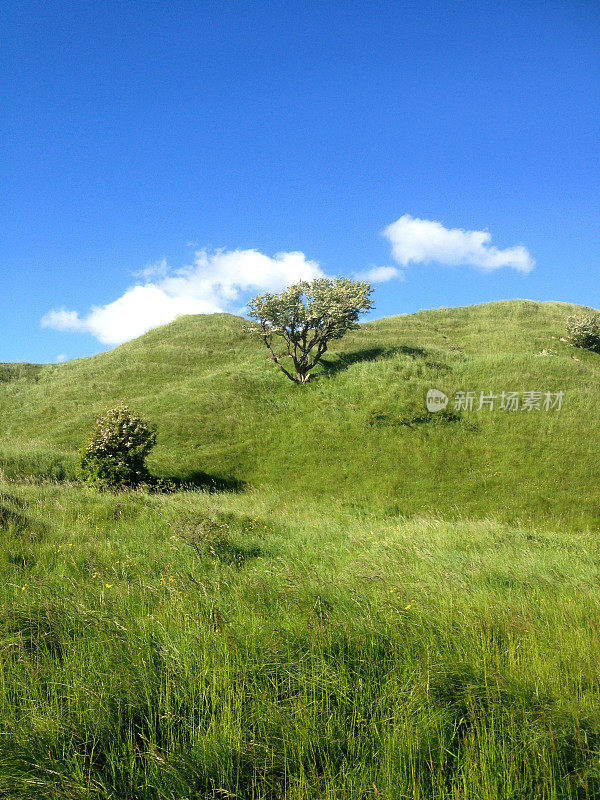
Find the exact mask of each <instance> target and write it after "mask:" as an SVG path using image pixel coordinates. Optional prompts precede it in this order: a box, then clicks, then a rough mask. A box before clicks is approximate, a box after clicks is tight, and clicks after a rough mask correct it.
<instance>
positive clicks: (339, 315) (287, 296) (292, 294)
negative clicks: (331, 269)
mask: <svg viewBox="0 0 600 800" xmlns="http://www.w3.org/2000/svg"><path fill="white" fill-rule="evenodd" d="M372 291H373V289H372V288H371V287H370V285H369V284H368V283H367V282H366V281H352V280H350V279H349V278H335V279H331V278H317V279H316V280H313V281H310V282H308V281H300V282H299V283H295V284H293V285H292V286H290V287H288V288H287V289H285V290H284V291H283V292H281V293H280V294H261V295H257V296H256V297H253V298H252V299H251V300H250V301H249V303H248V308H249V312H248V316H250V317H251V318H252V319H254V320H256V323H257V324H255V325H253V326H252V328H251V329H250V330H251V333H252V334H253V335H255V336H257V337H258V338H260V339H262V341H263V342H264V343H265V345H266V347H267V349H268V351H269V353H270V354H271V359H272V360H273V361H274V362H275V363H276V364H277V366H278V367H279V369H280V370H281V371H282V372H283V374H284V375H287V377H288V378H289V379H290V380H291V381H294V383H307V382H308V380H309V378H310V371H311V370H312V369H313V367H315V366H316V364H318V363H319V360H320V359H321V357H322V356H323V354H324V353H325V352H326V350H327V346H328V344H329V342H330V341H331V340H332V339H341V338H342V336H343V335H344V334H345V333H346V331H348V330H350V329H351V328H355V327H356V326H357V325H358V316H359V314H364V313H365V312H366V311H368V310H369V308H371V306H372V305H373V301H372V300H371V299H370V298H369V295H370V294H371V292H372ZM278 338H279V339H283V342H284V349H283V350H282V351H281V352H278V351H277V352H276V350H277V348H276V346H275V344H274V342H275V340H276V339H278ZM285 358H290V359H291V361H292V364H293V370H292V369H291V367H290V370H288V369H286V368H285V367H284V366H283V364H282V363H281V360H282V359H285Z"/></svg>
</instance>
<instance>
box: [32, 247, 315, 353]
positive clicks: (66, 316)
mask: <svg viewBox="0 0 600 800" xmlns="http://www.w3.org/2000/svg"><path fill="white" fill-rule="evenodd" d="M323 276H324V273H323V272H322V271H321V268H320V267H319V265H318V264H317V263H316V262H315V261H311V260H309V259H307V258H306V256H305V255H304V253H300V252H293V253H276V254H275V255H274V256H273V257H272V258H271V257H270V256H266V255H264V254H263V253H259V252H258V251H257V250H230V251H225V250H218V251H217V252H215V253H207V252H206V251H204V250H200V251H198V252H197V253H196V254H195V259H194V263H193V264H191V265H190V266H187V267H183V268H182V269H179V270H175V271H174V272H173V271H170V270H169V269H168V268H167V266H166V264H165V263H164V262H159V264H157V265H156V266H154V267H152V268H150V269H147V270H143V271H142V274H141V277H142V278H146V281H145V282H143V283H139V284H138V285H136V286H133V287H131V288H129V289H127V291H126V292H125V293H124V294H123V295H122V296H121V297H119V298H118V299H117V300H114V301H113V302H112V303H107V304H106V305H104V306H94V307H93V308H92V309H91V310H90V312H89V313H88V314H87V315H86V316H84V317H80V316H79V314H78V312H77V311H69V310H67V309H54V310H52V311H49V312H48V313H47V314H46V315H45V316H44V317H43V318H42V320H41V325H42V327H44V328H54V329H55V330H60V331H75V332H79V333H91V334H92V335H93V336H95V337H96V338H97V339H98V340H99V341H100V342H102V343H103V344H108V345H116V344H121V343H122V342H126V341H128V340H129V339H133V338H135V337H136V336H140V335H141V334H142V333H145V332H146V331H149V330H150V329H151V328H156V327H157V326H159V325H165V324H166V323H168V322H172V321H173V320H174V319H175V317H177V316H179V315H181V314H212V313H215V312H217V311H227V310H230V309H231V308H232V307H233V306H236V304H237V306H239V302H240V296H241V294H242V293H248V292H250V291H252V292H257V291H259V292H261V291H262V292H279V291H281V290H282V289H284V288H285V287H286V286H289V285H290V284H291V283H295V282H296V281H299V280H312V279H313V278H319V277H323Z"/></svg>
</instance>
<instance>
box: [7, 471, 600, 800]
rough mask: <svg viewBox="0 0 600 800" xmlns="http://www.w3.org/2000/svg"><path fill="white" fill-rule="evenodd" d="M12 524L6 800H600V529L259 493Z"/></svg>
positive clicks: (15, 488) (58, 505)
mask: <svg viewBox="0 0 600 800" xmlns="http://www.w3.org/2000/svg"><path fill="white" fill-rule="evenodd" d="M0 511H1V514H0V517H1V519H0V522H1V525H2V533H1V536H2V546H1V548H0V551H1V552H2V554H3V561H2V564H1V567H0V569H1V581H0V653H1V658H0V797H7V798H23V800H24V799H25V798H28V799H29V798H55V797H60V798H63V797H64V798H74V799H76V800H79V798H81V799H83V798H98V800H99V799H100V798H103V799H104V798H106V799H108V798H116V797H118V798H120V799H121V798H122V799H123V800H128V799H129V798H132V799H133V798H136V799H137V798H144V799H145V798H153V799H154V798H156V799H157V800H158V798H161V799H162V798H172V800H183V798H190V800H191V798H222V797H231V796H235V797H238V798H248V800H249V799H250V798H253V799H254V798H256V799H258V798H264V799H265V800H267V798H268V799H269V800H270V799H271V798H273V799H274V798H286V800H287V799H288V798H294V800H300V798H319V799H321V798H332V799H333V798H365V797H380V798H389V799H390V800H392V799H393V800H396V798H398V800H400V798H422V800H425V799H426V798H427V800H429V798H439V799H440V800H441V799H442V798H444V799H446V798H453V799H454V798H456V799H457V798H473V800H475V799H476V798H483V799H484V800H492V798H493V799H494V800H495V799H496V798H593V797H598V796H600V782H599V778H600V775H599V772H598V768H599V760H598V758H599V754H600V751H599V741H598V731H599V730H600V691H599V690H600V677H599V674H598V669H597V665H598V659H599V658H600V645H599V639H598V629H597V619H598V611H599V608H598V606H599V603H598V594H597V586H598V582H599V580H600V567H599V563H600V562H599V560H598V555H599V552H598V550H599V547H598V541H597V538H596V536H595V535H593V534H592V533H591V532H579V533H574V532H572V531H569V530H563V529H558V530H546V531H544V530H541V529H540V530H536V531H532V530H531V529H524V528H521V527H509V526H506V525H503V524H500V523H498V522H496V521H493V520H479V521H468V520H464V521H462V522H456V521H455V522H451V523H449V522H444V521H443V520H441V519H435V518H432V517H429V516H421V517H414V518H407V517H404V516H402V517H401V516H389V517H387V518H385V519H384V518H382V516H381V514H373V513H371V512H368V511H362V512H360V511H356V510H355V511H352V510H349V509H348V508H347V507H346V506H345V505H344V504H342V503H339V504H336V503H332V502H320V501H317V500H310V499H307V498H305V497H302V498H300V499H298V498H295V499H290V498H289V496H287V495H283V496H282V495H280V494H279V493H275V492H267V491H264V490H263V491H248V492H245V493H242V494H233V493H226V494H221V495H219V494H206V493H202V492H189V493H179V494H176V495H172V496H156V495H154V496H149V495H144V494H131V495H119V496H109V495H96V494H93V493H88V492H86V491H81V490H79V489H77V488H75V487H73V488H69V487H65V486H63V487H59V486H53V485H46V486H22V485H17V484H10V485H9V484H6V485H5V486H4V487H3V490H2V498H1V502H0Z"/></svg>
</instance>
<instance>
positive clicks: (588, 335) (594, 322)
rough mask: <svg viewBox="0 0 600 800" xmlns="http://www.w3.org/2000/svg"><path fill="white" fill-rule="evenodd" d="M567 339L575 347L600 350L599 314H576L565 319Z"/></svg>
mask: <svg viewBox="0 0 600 800" xmlns="http://www.w3.org/2000/svg"><path fill="white" fill-rule="evenodd" d="M567 331H568V333H569V341H570V342H571V344H572V345H574V346H575V347H583V348H585V349H586V350H600V314H576V315H575V316H571V317H569V318H568V319H567Z"/></svg>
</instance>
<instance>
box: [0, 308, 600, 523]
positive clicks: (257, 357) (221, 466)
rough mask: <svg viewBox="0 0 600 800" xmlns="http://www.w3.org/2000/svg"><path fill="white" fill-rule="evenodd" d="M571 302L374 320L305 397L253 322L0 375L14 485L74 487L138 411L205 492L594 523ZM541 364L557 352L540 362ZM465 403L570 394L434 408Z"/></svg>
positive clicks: (164, 467) (164, 330) (202, 321)
mask: <svg viewBox="0 0 600 800" xmlns="http://www.w3.org/2000/svg"><path fill="white" fill-rule="evenodd" d="M574 310H577V307H575V306H571V305H568V304H565V303H554V302H552V303H536V302H531V301H521V300H518V301H511V302H497V303H490V304H485V305H480V306H472V307H466V308H451V309H439V310H432V311H422V312H419V313H417V314H411V315H404V316H399V317H391V318H387V319H383V320H379V321H376V322H370V323H366V324H363V325H361V326H360V328H359V329H358V330H357V331H355V332H353V333H352V334H351V335H348V336H347V337H346V338H344V339H343V340H341V341H340V342H338V343H336V344H335V345H334V346H333V347H332V349H331V351H330V352H329V353H328V354H327V357H326V360H325V361H324V363H323V365H322V367H321V369H319V370H318V371H317V373H316V374H315V375H314V380H313V381H312V382H311V383H310V384H309V385H308V386H306V387H298V386H295V385H293V384H292V383H291V382H289V381H288V380H287V379H286V378H285V377H284V376H283V375H282V374H281V373H280V372H279V371H278V370H277V369H276V368H275V367H274V366H273V365H272V364H271V363H270V362H268V360H267V358H266V350H265V349H264V348H263V346H262V344H261V343H257V342H254V341H252V340H251V339H249V338H248V336H247V335H246V334H245V332H244V327H245V322H244V320H243V319H242V318H239V317H235V316H231V315H227V314H218V315H212V316H203V315H201V316H187V317H180V318H179V319H177V320H176V321H175V322H173V323H171V324H170V325H166V326H164V327H161V328H157V329H155V330H153V331H151V332H149V333H147V334H145V335H144V336H142V337H140V338H139V339H136V340H134V341H132V342H129V343H127V344H124V345H122V346H121V347H117V348H116V349H114V350H112V351H110V352H107V353H104V354H101V355H98V356H95V357H93V358H88V359H79V360H76V361H71V362H68V363H66V364H59V365H47V366H43V367H35V366H32V365H6V366H5V367H4V370H2V369H0V466H1V468H2V469H3V471H4V473H5V475H6V476H8V477H10V476H13V477H16V476H24V475H38V476H50V477H52V476H54V477H59V478H60V477H69V476H70V475H71V474H72V470H73V465H74V458H75V450H76V448H77V447H78V446H79V444H80V443H81V441H82V439H83V438H84V436H85V435H86V433H87V432H88V431H89V429H90V427H91V426H92V424H93V421H94V418H95V417H96V416H97V415H98V414H100V413H101V412H102V411H103V410H105V409H106V408H107V407H108V406H110V405H112V404H115V403H117V402H119V401H121V400H126V401H127V402H128V403H129V404H130V405H131V406H132V407H133V408H135V409H136V410H137V411H139V412H140V413H141V414H142V415H143V416H145V417H146V418H148V419H149V420H151V421H153V422H155V423H156V424H157V425H158V432H159V438H158V446H157V447H156V449H155V451H154V453H153V455H152V458H151V467H152V469H153V470H154V471H155V472H156V473H157V474H160V475H162V476H165V477H177V478H182V479H184V480H188V481H190V482H194V483H197V484H202V483H204V482H206V481H207V480H210V478H215V479H218V481H220V483H219V484H218V485H222V486H225V485H228V484H229V485H231V486H236V485H244V484H246V485H252V486H255V487H258V486H271V487H274V488H277V489H278V490H280V491H283V492H284V493H286V492H287V493H288V494H289V495H290V496H297V495H311V496H327V497H336V498H337V499H341V500H342V501H344V502H346V503H349V504H351V505H352V506H353V507H361V508H368V509H377V510H378V511H380V512H381V513H383V514H389V513H398V514H413V513H422V512H427V513H430V514H434V515H438V516H442V517H446V518H453V517H457V516H461V517H462V516H467V517H488V516H492V517H497V518H498V519H500V520H504V521H508V522H516V521H520V522H522V523H527V522H528V521H531V522H534V523H541V524H544V525H546V526H552V527H554V526H559V525H560V524H562V523H563V522H564V521H568V522H569V525H570V526H571V527H573V526H575V527H578V528H581V529H583V528H586V527H588V526H591V527H594V528H595V527H596V526H597V520H598V518H599V512H600V508H599V501H598V495H597V484H598V474H599V473H598V467H597V463H598V459H597V453H598V449H599V444H600V433H599V431H600V426H599V424H598V423H599V421H600V406H599V403H598V396H597V392H598V384H599V378H600V356H598V355H596V354H594V353H589V352H584V351H581V350H574V349H573V348H572V347H570V346H569V345H568V344H567V343H566V342H562V341H560V338H561V337H562V336H564V333H565V327H564V326H565V319H566V317H567V316H568V314H569V313H572V312H573V311H574ZM543 351H551V352H550V353H549V354H543ZM432 387H435V388H439V389H441V390H443V391H444V392H446V393H447V394H448V395H449V396H450V397H451V405H452V403H453V399H454V393H455V392H456V391H457V390H464V391H474V392H475V395H476V398H477V400H476V403H477V401H478V398H479V393H480V392H481V391H485V392H488V391H493V392H495V393H497V394H499V393H500V392H501V391H503V390H504V391H529V390H535V391H541V392H546V391H551V392H558V391H563V392H564V401H563V408H562V410H561V411H560V412H558V411H543V410H541V411H533V412H523V411H519V412H517V413H514V412H512V413H511V412H507V411H500V410H496V409H494V410H493V411H490V410H487V409H483V410H481V411H476V410H474V411H472V412H463V413H462V414H459V415H458V416H459V419H452V418H451V417H452V415H449V416H446V417H443V416H441V415H438V416H435V415H431V414H428V413H424V396H425V393H426V391H427V389H429V388H432Z"/></svg>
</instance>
